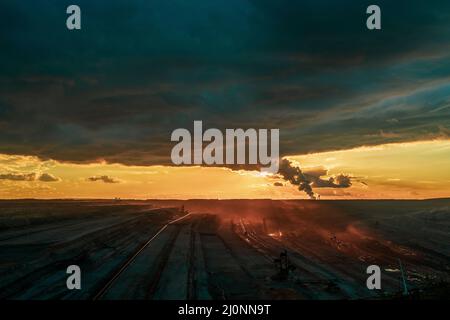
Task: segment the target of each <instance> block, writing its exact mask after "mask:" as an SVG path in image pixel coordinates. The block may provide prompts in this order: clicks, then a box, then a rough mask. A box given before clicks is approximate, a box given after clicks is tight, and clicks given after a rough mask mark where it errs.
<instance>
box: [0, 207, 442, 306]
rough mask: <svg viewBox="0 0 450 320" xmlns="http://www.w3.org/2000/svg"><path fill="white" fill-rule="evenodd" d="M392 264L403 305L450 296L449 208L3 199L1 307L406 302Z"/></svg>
mask: <svg viewBox="0 0 450 320" xmlns="http://www.w3.org/2000/svg"><path fill="white" fill-rule="evenodd" d="M187 213H190V214H189V215H188V216H186V217H184V216H185V215H186V214H187ZM180 217H184V218H182V219H181V220H178V221H176V222H174V223H171V224H168V223H169V222H170V221H173V220H175V219H177V218H180ZM161 228H163V229H162V231H161V232H159V233H158V231H160V230H161ZM156 234H157V236H156V237H154V236H155V235H156ZM153 237H154V238H153ZM152 238H153V240H151V241H150V242H149V239H152ZM146 243H148V245H146V246H144V244H146ZM285 250H286V252H287V256H288V259H289V263H290V265H291V266H292V270H291V271H290V272H289V273H288V274H287V275H286V277H284V276H283V274H280V273H279V264H277V263H275V262H274V259H276V258H279V257H280V253H282V252H284V251H285ZM136 253H138V254H136ZM131 257H134V258H133V259H131V260H130V258H131ZM400 261H401V263H402V266H403V269H404V272H405V277H404V278H405V281H406V285H407V288H408V291H409V295H408V296H407V297H417V298H436V297H438V298H447V299H448V298H450V293H449V285H448V282H449V281H450V199H436V200H426V201H308V200H306V201H301V200H299V201H274V200H273V201H272V200H222V201H219V200H188V201H176V200H174V201H170V200H167V201H163V200H149V201H107V200H99V201H75V200H73V201H72V200H70V201H69V200H66V201H63V200H48V201H35V200H21V201H12V200H8V201H6V200H5V201H0V298H1V299H94V298H97V299H386V298H387V299H391V298H400V297H401V298H404V297H405V296H402V295H401V292H402V291H403V290H404V288H403V284H402V276H401V268H400ZM72 264H75V265H79V266H80V267H81V270H82V289H81V290H68V289H67V287H66V279H67V277H68V275H67V274H66V268H67V267H68V266H69V265H72ZM372 264H376V265H379V266H380V267H381V269H382V289H381V290H368V289H367V287H366V279H367V277H368V275H367V274H366V268H367V266H369V265H372ZM119 270H121V272H118V271H119ZM112 280H113V281H112Z"/></svg>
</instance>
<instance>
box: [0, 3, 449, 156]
mask: <svg viewBox="0 0 450 320" xmlns="http://www.w3.org/2000/svg"><path fill="white" fill-rule="evenodd" d="M69 4H71V3H69V2H66V1H56V0H54V1H50V0H48V1H10V0H4V1H2V2H1V3H0V12H2V18H1V19H0V45H1V51H0V70H1V74H0V130H1V133H2V134H1V135H0V152H2V153H11V154H30V155H37V156H40V157H42V158H53V159H58V160H65V161H75V162H89V161H92V160H96V159H100V158H101V159H105V160H107V161H111V162H120V163H125V164H165V163H170V149H171V147H172V146H173V144H172V143H171V142H170V133H171V131H172V130H174V129H176V128H180V127H184V128H188V129H191V128H192V125H193V121H194V120H203V124H204V126H205V127H217V128H221V129H224V128H237V127H242V128H280V133H281V136H280V144H281V146H280V149H281V153H282V154H283V155H287V154H298V153H306V152H313V151H325V150H330V149H333V150H335V149H344V148H350V147H355V146H359V145H363V144H378V143H386V142H397V141H412V140H418V139H429V138H436V137H448V136H449V131H450V81H449V77H450V54H449V52H450V51H449V48H450V2H448V1H433V0H432V1H426V2H424V1H378V2H377V4H378V5H379V6H380V7H381V8H382V30H381V31H369V30H367V29H366V27H365V19H366V14H365V10H366V8H367V6H368V5H369V4H372V3H371V2H369V1H358V3H356V1H331V0H330V1H317V0H316V1H272V0H267V1H264V0H258V1H256V0H255V1H243V0H227V1H209V0H208V1H206V0H204V1H181V0H178V1H163V0H160V1H144V0H142V1H136V0H133V1H126V2H125V1H83V0H80V1H77V4H79V5H80V7H81V10H82V30H81V31H68V30H67V29H66V28H65V18H66V14H65V9H66V7H67V5H69Z"/></svg>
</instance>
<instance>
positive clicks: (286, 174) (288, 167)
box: [278, 159, 316, 199]
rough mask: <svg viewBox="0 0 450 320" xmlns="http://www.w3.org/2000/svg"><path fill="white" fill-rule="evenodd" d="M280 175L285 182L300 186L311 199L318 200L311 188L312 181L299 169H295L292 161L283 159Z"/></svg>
mask: <svg viewBox="0 0 450 320" xmlns="http://www.w3.org/2000/svg"><path fill="white" fill-rule="evenodd" d="M278 173H279V174H280V175H281V176H282V177H283V179H284V180H287V181H289V182H290V183H291V184H293V185H295V186H298V189H299V190H300V191H304V192H305V193H306V194H307V195H308V196H309V197H310V198H311V199H316V195H315V194H314V191H313V190H312V187H311V181H309V180H308V179H307V178H306V176H305V175H304V174H303V172H302V171H301V170H300V168H299V167H294V166H293V165H292V162H291V161H289V160H287V159H282V160H281V162H280V169H279V171H278Z"/></svg>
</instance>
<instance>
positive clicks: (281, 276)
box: [272, 250, 295, 281]
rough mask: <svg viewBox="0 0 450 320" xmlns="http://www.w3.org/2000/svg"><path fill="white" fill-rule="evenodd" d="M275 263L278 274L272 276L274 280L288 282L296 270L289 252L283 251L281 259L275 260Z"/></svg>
mask: <svg viewBox="0 0 450 320" xmlns="http://www.w3.org/2000/svg"><path fill="white" fill-rule="evenodd" d="M273 262H274V263H276V264H277V266H278V273H277V274H275V275H274V276H272V279H273V280H278V281H282V280H286V279H287V278H288V277H289V273H290V272H292V271H294V270H295V266H294V265H292V264H291V262H290V260H289V257H288V253H287V250H284V251H282V252H281V253H280V257H279V258H275V259H273Z"/></svg>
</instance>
